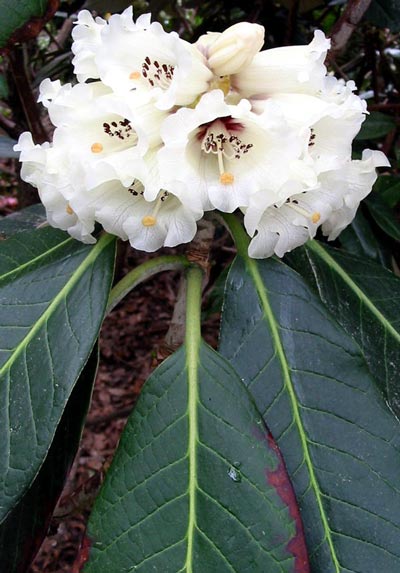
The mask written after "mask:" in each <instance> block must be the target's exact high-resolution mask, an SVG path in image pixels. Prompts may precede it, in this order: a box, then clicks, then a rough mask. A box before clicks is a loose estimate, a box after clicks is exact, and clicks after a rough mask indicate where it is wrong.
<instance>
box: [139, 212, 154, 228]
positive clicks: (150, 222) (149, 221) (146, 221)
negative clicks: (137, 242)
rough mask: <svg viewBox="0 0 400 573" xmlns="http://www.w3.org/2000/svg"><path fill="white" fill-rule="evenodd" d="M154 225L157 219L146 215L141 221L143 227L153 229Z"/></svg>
mask: <svg viewBox="0 0 400 573" xmlns="http://www.w3.org/2000/svg"><path fill="white" fill-rule="evenodd" d="M156 223H157V219H156V218H155V217H152V216H151V215H147V216H146V217H143V219H142V225H143V227H154V225H155V224H156Z"/></svg>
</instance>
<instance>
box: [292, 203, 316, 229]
mask: <svg viewBox="0 0 400 573" xmlns="http://www.w3.org/2000/svg"><path fill="white" fill-rule="evenodd" d="M286 205H287V206H288V207H290V208H291V209H293V210H294V211H296V213H299V215H302V216H303V217H305V218H306V219H310V220H311V221H312V223H314V225H315V224H316V223H318V221H319V220H320V219H321V214H320V213H318V211H314V213H310V212H309V211H306V210H305V209H303V208H302V207H300V206H299V205H298V204H297V202H296V203H295V200H294V201H290V199H288V200H287V201H286Z"/></svg>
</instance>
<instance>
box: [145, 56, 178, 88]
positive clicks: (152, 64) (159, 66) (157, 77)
mask: <svg viewBox="0 0 400 573" xmlns="http://www.w3.org/2000/svg"><path fill="white" fill-rule="evenodd" d="M174 72H175V67H174V66H173V65H171V64H166V63H160V62H158V61H157V60H154V61H153V60H151V59H150V58H149V56H146V57H145V59H144V62H143V63H142V76H143V78H145V79H146V80H147V81H148V83H149V84H150V86H151V87H152V88H154V87H159V88H161V89H163V90H167V89H168V88H169V86H170V84H171V81H172V78H173V75H174Z"/></svg>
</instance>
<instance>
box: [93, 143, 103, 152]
mask: <svg viewBox="0 0 400 573" xmlns="http://www.w3.org/2000/svg"><path fill="white" fill-rule="evenodd" d="M90 149H91V151H92V153H101V152H102V151H103V146H102V144H101V143H98V142H96V143H93V145H92V147H91V148H90Z"/></svg>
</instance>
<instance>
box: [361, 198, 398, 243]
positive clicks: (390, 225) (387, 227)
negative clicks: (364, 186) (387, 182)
mask: <svg viewBox="0 0 400 573" xmlns="http://www.w3.org/2000/svg"><path fill="white" fill-rule="evenodd" d="M365 202H366V204H367V206H368V209H369V212H370V213H371V215H372V217H373V218H374V220H375V222H376V223H377V224H378V225H379V227H380V228H381V229H382V231H384V232H385V233H386V234H387V235H389V237H392V239H395V240H396V241H400V225H399V223H398V221H397V219H396V217H395V215H394V213H393V211H392V209H391V208H390V207H388V205H387V204H386V203H385V201H384V200H383V199H382V198H381V197H380V196H379V195H377V194H376V193H371V195H369V197H368V198H367V199H366V200H365Z"/></svg>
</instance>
